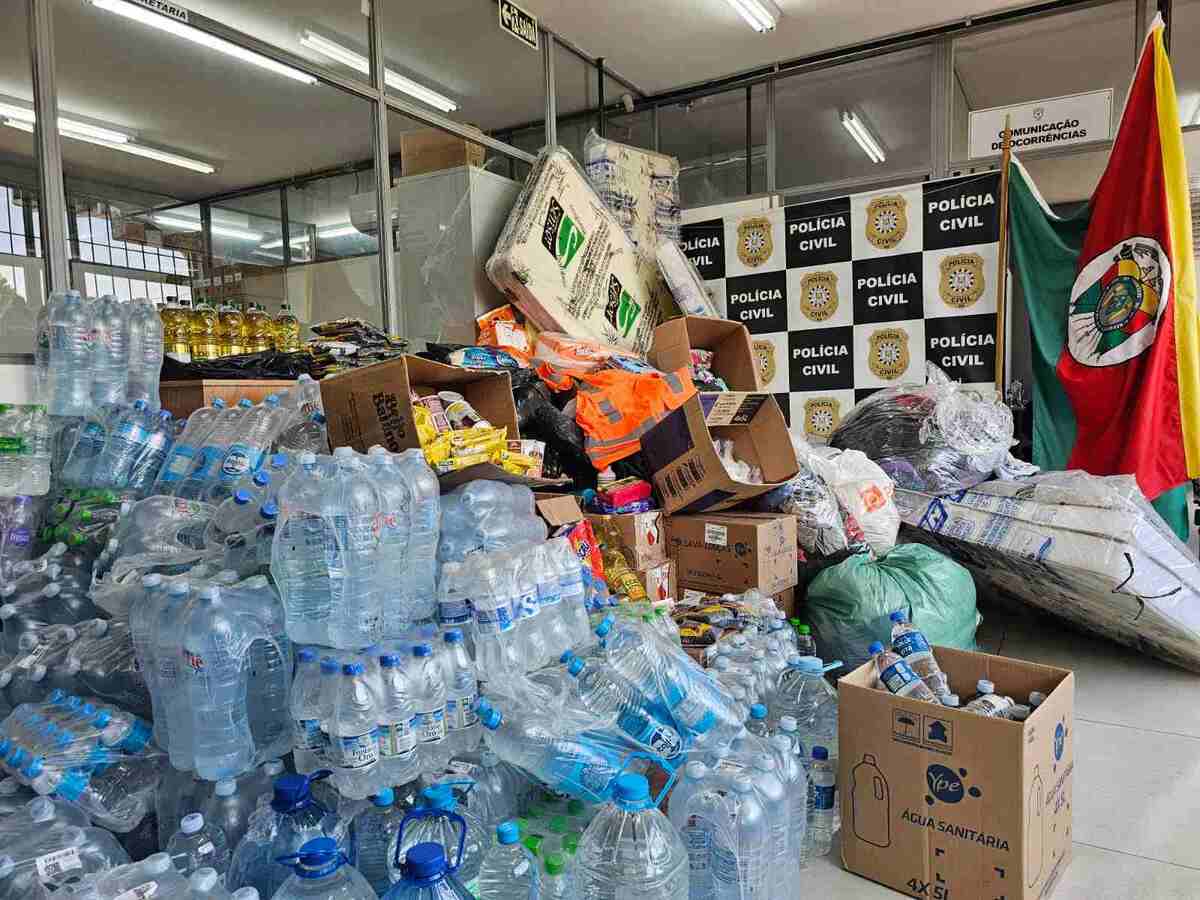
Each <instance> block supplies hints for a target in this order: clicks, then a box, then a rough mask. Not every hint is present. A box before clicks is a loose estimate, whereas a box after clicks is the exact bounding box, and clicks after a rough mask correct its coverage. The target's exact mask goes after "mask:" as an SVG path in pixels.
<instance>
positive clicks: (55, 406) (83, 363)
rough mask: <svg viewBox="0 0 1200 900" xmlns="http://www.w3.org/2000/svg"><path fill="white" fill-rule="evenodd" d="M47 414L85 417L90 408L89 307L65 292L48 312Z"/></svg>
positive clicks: (90, 315) (78, 294)
mask: <svg viewBox="0 0 1200 900" xmlns="http://www.w3.org/2000/svg"><path fill="white" fill-rule="evenodd" d="M48 315H49V332H50V362H49V367H48V375H49V377H48V379H47V380H48V382H49V390H48V393H49V400H50V415H52V416H86V415H87V414H88V412H89V411H90V410H91V409H92V336H93V324H92V305H91V304H90V303H88V302H87V301H86V300H84V299H83V296H82V295H81V294H80V293H79V291H67V292H66V293H65V294H62V295H61V296H60V297H59V299H58V300H57V302H53V303H52V304H51V306H50V311H49V314H48Z"/></svg>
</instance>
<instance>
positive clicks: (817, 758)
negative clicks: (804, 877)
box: [808, 746, 837, 856]
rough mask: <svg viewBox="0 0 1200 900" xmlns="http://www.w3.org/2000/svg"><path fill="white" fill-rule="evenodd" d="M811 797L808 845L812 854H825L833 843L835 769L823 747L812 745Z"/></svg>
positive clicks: (835, 790) (835, 793) (826, 750)
mask: <svg viewBox="0 0 1200 900" xmlns="http://www.w3.org/2000/svg"><path fill="white" fill-rule="evenodd" d="M809 774H810V788H809V796H811V797H812V817H811V818H810V819H809V822H808V830H809V832H811V834H812V840H811V841H810V842H809V847H810V850H811V853H812V855H813V856H825V855H826V854H827V853H829V850H830V848H831V847H832V845H833V831H834V826H833V817H834V803H835V798H836V796H837V770H836V769H834V767H833V764H832V762H831V760H830V759H829V750H828V749H827V748H825V747H820V746H817V747H813V751H812V768H811V769H810V770H809Z"/></svg>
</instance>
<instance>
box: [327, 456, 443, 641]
mask: <svg viewBox="0 0 1200 900" xmlns="http://www.w3.org/2000/svg"><path fill="white" fill-rule="evenodd" d="M333 456H334V465H335V472H334V475H333V477H332V478H330V479H329V480H328V481H327V482H326V487H325V491H324V493H323V498H322V505H321V509H322V513H323V516H324V518H325V521H326V522H328V523H330V524H331V525H332V530H333V535H332V537H333V540H334V542H335V543H334V544H333V546H332V547H325V548H323V551H322V555H323V557H326V558H327V560H328V570H329V585H330V604H331V610H330V628H329V641H328V643H329V644H330V645H331V646H333V647H337V648H338V649H342V650H353V649H357V648H359V647H366V646H369V645H371V644H374V643H376V642H377V641H379V639H380V638H381V637H383V598H382V595H381V593H380V585H379V575H378V564H379V533H378V532H377V531H376V529H375V525H376V522H377V520H378V517H379V515H380V512H381V504H380V501H379V492H378V491H377V490H376V489H375V486H374V485H373V484H372V482H371V480H370V477H369V475H368V474H367V471H366V467H365V466H364V465H362V463H360V462H359V461H358V457H357V456H356V454H355V453H354V451H353V450H352V449H351V448H350V447H338V448H337V450H335V451H334V454H333ZM410 568H411V566H410ZM398 574H399V573H398ZM403 574H408V573H403ZM403 574H402V575H401V577H403ZM426 596H427V597H428V600H429V602H430V603H433V602H435V600H434V586H433V584H432V583H431V584H430V585H429V593H428V594H427V595H426Z"/></svg>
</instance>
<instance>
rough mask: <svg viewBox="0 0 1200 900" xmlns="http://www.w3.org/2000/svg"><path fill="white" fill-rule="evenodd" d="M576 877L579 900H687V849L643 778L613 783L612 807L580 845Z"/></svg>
mask: <svg viewBox="0 0 1200 900" xmlns="http://www.w3.org/2000/svg"><path fill="white" fill-rule="evenodd" d="M575 875H576V881H577V884H578V887H579V893H580V895H581V896H583V897H625V896H629V897H654V898H656V900H688V853H687V848H686V847H685V846H684V844H683V838H682V837H681V836H680V834H679V832H678V831H677V830H676V828H675V827H674V826H673V825H672V824H671V823H670V821H669V820H668V819H667V817H666V816H664V815H663V814H662V813H661V812H659V810H658V807H657V806H655V804H654V800H653V799H652V798H651V797H650V786H649V784H648V783H647V781H646V778H645V777H644V776H642V775H635V774H625V775H621V776H620V777H619V778H617V779H616V784H615V786H614V789H613V799H612V801H611V802H610V803H608V804H606V805H605V806H604V808H603V809H601V810H600V812H599V813H598V814H597V815H596V818H595V819H593V820H592V824H591V825H589V826H588V829H587V831H585V832H584V834H583V837H582V838H581V839H580V841H579V850H578V851H577V852H576V854H575Z"/></svg>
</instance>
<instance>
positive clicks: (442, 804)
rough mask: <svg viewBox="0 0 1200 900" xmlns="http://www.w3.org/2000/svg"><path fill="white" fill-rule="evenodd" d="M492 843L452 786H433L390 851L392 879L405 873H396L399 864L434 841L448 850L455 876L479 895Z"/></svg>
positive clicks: (422, 794) (426, 791)
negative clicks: (485, 857)
mask: <svg viewBox="0 0 1200 900" xmlns="http://www.w3.org/2000/svg"><path fill="white" fill-rule="evenodd" d="M460 819H461V822H460V821H459V820H460ZM489 840H490V835H488V834H485V833H484V831H483V824H482V823H481V822H480V821H479V819H477V818H476V817H475V815H474V813H472V812H471V811H470V810H469V809H463V808H461V807H460V806H459V804H458V801H457V799H456V798H455V796H454V791H453V790H452V789H451V787H450V785H448V784H434V785H430V786H429V787H427V788H425V789H424V790H422V791H421V797H420V801H419V806H418V808H417V809H413V810H410V811H409V812H408V813H407V814H406V815H405V817H404V821H403V822H402V823H401V827H400V831H399V833H398V834H397V835H396V837H395V839H394V840H393V842H392V846H391V848H390V849H389V851H388V860H389V863H390V864H391V865H392V872H391V877H392V878H398V877H399V876H400V874H401V872H402V871H403V869H400V870H397V869H396V867H395V863H396V861H397V860H399V861H400V862H401V864H402V865H403V864H404V863H405V861H406V857H407V854H408V853H409V852H410V851H411V850H412V849H413V848H414V847H415V846H417V845H418V844H423V843H425V842H427V841H431V842H434V843H437V844H440V845H441V846H442V847H444V848H445V850H446V853H447V855H448V856H449V861H450V863H451V865H452V866H453V867H454V872H455V875H456V876H457V877H458V878H459V879H460V880H461V882H462V884H463V886H464V887H465V888H466V889H467V890H468V891H469V892H470V893H472V894H476V895H477V894H478V893H479V891H478V879H479V866H480V864H481V862H482V860H483V852H484V849H485V847H486V846H487V842H488V841H489Z"/></svg>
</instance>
